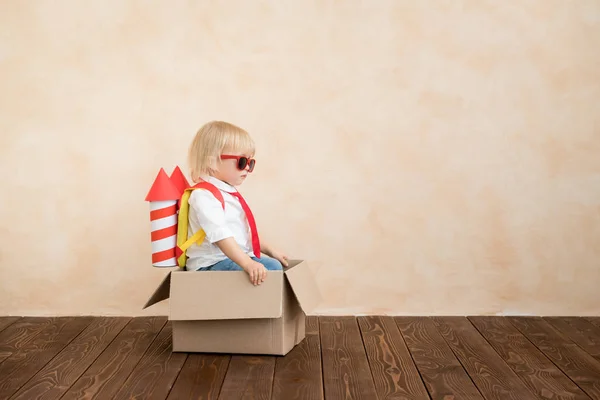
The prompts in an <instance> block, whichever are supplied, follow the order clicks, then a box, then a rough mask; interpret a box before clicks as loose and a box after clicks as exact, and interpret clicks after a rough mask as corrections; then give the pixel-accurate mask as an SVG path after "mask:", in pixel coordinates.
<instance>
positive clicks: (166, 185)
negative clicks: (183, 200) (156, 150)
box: [146, 168, 181, 267]
mask: <svg viewBox="0 0 600 400" xmlns="http://www.w3.org/2000/svg"><path fill="white" fill-rule="evenodd" d="M180 197H181V194H180V191H179V189H178V188H177V186H176V185H175V184H174V183H173V181H171V179H170V178H169V176H168V175H167V173H166V172H165V170H164V169H162V168H161V169H160V171H159V172H158V175H157V176H156V179H155V180H154V183H153V184H152V187H151V188H150V191H149V192H148V195H147V196H146V201H148V202H150V223H151V233H150V235H151V239H152V265H153V266H155V267H176V266H177V258H176V256H175V247H177V202H178V201H179V199H180Z"/></svg>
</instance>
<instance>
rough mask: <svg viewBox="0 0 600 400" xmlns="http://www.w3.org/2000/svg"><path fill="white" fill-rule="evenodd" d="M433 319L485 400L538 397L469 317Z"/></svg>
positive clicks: (516, 399) (514, 399)
mask: <svg viewBox="0 0 600 400" xmlns="http://www.w3.org/2000/svg"><path fill="white" fill-rule="evenodd" d="M432 320H433V322H434V323H435V325H436V326H437V328H438V330H439V332H440V333H441V334H442V336H443V337H444V339H445V340H446V343H448V345H449V346H450V348H451V349H452V351H453V352H454V354H456V357H458V359H459V361H460V362H461V363H462V365H463V366H464V368H465V370H466V371H467V373H468V374H469V376H470V377H471V379H472V380H473V382H474V383H475V385H476V386H477V388H478V389H479V391H480V392H481V394H483V396H484V397H485V398H486V399H488V400H491V399H496V400H508V399H512V400H525V399H535V398H536V396H535V395H534V394H533V393H531V392H530V391H529V389H527V387H526V386H525V384H524V383H523V382H522V381H521V379H520V378H519V377H518V376H517V375H516V374H515V373H514V372H513V370H512V369H510V367H509V366H508V365H506V363H505V362H504V361H503V360H502V358H500V356H499V355H498V353H496V351H495V350H494V349H493V348H492V347H491V346H490V344H489V343H488V342H487V341H486V340H485V339H484V338H483V337H482V336H481V335H480V334H479V332H478V331H477V329H475V327H474V326H473V325H472V324H471V323H470V322H469V320H467V318H466V317H433V318H432Z"/></svg>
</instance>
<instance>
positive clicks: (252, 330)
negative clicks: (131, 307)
mask: <svg viewBox="0 0 600 400" xmlns="http://www.w3.org/2000/svg"><path fill="white" fill-rule="evenodd" d="M166 299H170V300H169V302H170V303H169V320H170V321H172V328H173V351H174V352H206V353H237V354H269V355H285V354H287V353H288V352H289V351H290V350H291V349H292V348H294V346H295V345H297V344H298V343H300V342H301V341H302V340H303V339H304V337H305V317H306V314H307V313H310V312H311V311H312V310H313V309H314V308H315V307H316V306H317V305H318V304H319V302H320V301H321V294H320V292H319V290H318V288H317V285H316V282H315V280H314V278H313V276H312V273H311V271H310V269H309V268H308V266H307V265H306V262H305V261H302V260H290V261H289V267H287V268H284V270H283V271H269V272H268V275H267V279H266V280H265V281H264V282H263V283H262V284H260V285H258V286H254V285H252V283H250V280H249V278H248V274H247V273H246V272H244V271H201V272H193V271H183V270H175V271H171V272H169V274H168V275H167V276H166V277H165V279H164V280H163V281H162V283H161V284H160V285H159V286H158V288H157V289H156V290H155V291H154V293H153V294H152V296H151V297H150V299H149V300H148V301H147V302H146V304H145V305H144V308H147V307H149V306H151V305H153V304H156V303H158V302H160V301H163V300H166Z"/></svg>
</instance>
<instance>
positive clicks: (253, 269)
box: [242, 259, 267, 286]
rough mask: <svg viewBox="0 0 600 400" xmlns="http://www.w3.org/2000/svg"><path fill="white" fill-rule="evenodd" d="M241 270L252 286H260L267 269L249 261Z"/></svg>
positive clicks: (265, 276)
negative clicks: (246, 275)
mask: <svg viewBox="0 0 600 400" xmlns="http://www.w3.org/2000/svg"><path fill="white" fill-rule="evenodd" d="M242 268H244V270H245V271H246V272H247V273H248V276H249V277H250V282H252V284H253V285H254V286H256V285H260V284H261V283H263V282H264V281H265V279H267V269H266V268H265V266H264V265H262V264H261V263H259V262H257V261H254V260H252V259H250V261H248V263H246V264H245V265H244V266H243V267H242Z"/></svg>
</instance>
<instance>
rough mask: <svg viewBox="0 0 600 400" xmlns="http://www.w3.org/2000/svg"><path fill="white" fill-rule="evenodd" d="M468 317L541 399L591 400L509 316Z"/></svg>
mask: <svg viewBox="0 0 600 400" xmlns="http://www.w3.org/2000/svg"><path fill="white" fill-rule="evenodd" d="M469 320H470V321H471V322H472V323H473V325H475V327H476V328H477V330H479V333H480V334H481V335H482V336H483V337H484V338H485V339H486V340H487V341H488V343H490V345H491V346H492V347H493V348H494V350H496V352H497V353H498V354H499V355H500V357H502V359H503V360H504V361H505V362H506V363H507V364H508V366H509V367H511V369H512V370H513V371H514V372H515V374H517V375H518V376H519V377H520V378H521V380H522V381H523V382H524V383H525V385H526V386H527V387H528V388H529V389H530V390H531V391H532V392H533V393H535V394H536V395H537V396H538V397H539V398H552V399H576V400H588V399H589V397H588V396H586V395H585V394H584V393H583V391H582V390H581V389H580V388H579V387H578V386H577V385H575V384H574V383H573V381H571V380H570V379H569V378H567V376H565V375H564V374H563V373H562V371H561V370H560V369H558V367H556V365H554V364H553V363H552V362H551V361H550V360H549V359H548V358H546V356H544V354H543V353H542V352H540V351H539V349H538V348H537V347H535V346H534V345H533V344H532V343H531V342H530V341H529V340H528V339H527V338H526V337H525V336H523V334H521V332H519V331H518V330H517V329H516V328H515V327H514V326H513V325H512V324H511V323H510V321H509V320H507V319H506V318H503V317H469Z"/></svg>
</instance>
